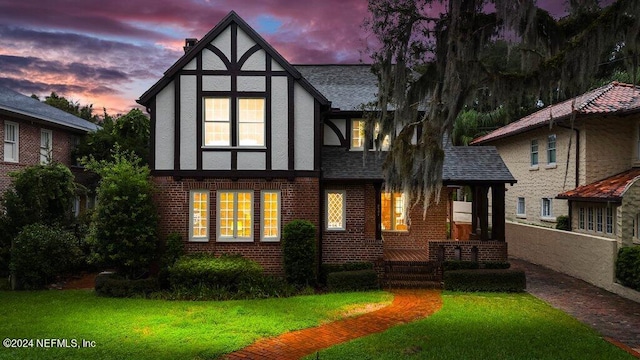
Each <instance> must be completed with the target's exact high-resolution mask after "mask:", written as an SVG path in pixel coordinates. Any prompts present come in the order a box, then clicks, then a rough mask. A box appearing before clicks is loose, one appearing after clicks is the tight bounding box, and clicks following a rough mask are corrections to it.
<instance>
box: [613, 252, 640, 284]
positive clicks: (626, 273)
mask: <svg viewBox="0 0 640 360" xmlns="http://www.w3.org/2000/svg"><path fill="white" fill-rule="evenodd" d="M616 278H618V281H619V282H620V283H621V284H622V285H624V286H627V287H630V288H632V289H634V290H640V246H629V247H623V248H621V249H620V250H618V258H617V259H616Z"/></svg>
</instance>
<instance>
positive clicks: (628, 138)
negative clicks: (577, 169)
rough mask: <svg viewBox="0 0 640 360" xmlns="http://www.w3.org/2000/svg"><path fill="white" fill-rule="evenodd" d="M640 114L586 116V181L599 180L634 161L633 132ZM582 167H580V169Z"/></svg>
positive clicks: (619, 171) (617, 171) (629, 165)
mask: <svg viewBox="0 0 640 360" xmlns="http://www.w3.org/2000/svg"><path fill="white" fill-rule="evenodd" d="M639 118H640V117H637V116H636V117H633V118H630V117H623V118H616V117H607V118H604V119H603V118H592V119H588V120H585V122H584V130H583V131H584V132H585V135H586V139H585V145H586V157H587V161H586V169H585V178H586V183H587V184H589V183H592V182H594V181H598V180H602V179H604V178H606V177H609V176H611V175H615V174H618V173H621V172H623V171H625V170H628V169H629V168H630V167H631V166H632V165H633V159H632V157H634V156H633V155H634V148H635V144H634V141H633V140H634V135H635V131H634V129H635V126H636V124H637V120H638V119H639ZM581 171H582V170H581Z"/></svg>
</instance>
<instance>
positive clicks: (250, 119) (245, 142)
mask: <svg viewBox="0 0 640 360" xmlns="http://www.w3.org/2000/svg"><path fill="white" fill-rule="evenodd" d="M238 106H239V112H238V145H239V146H264V99H239V100H238Z"/></svg>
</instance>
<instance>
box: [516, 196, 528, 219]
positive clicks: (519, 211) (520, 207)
mask: <svg viewBox="0 0 640 360" xmlns="http://www.w3.org/2000/svg"><path fill="white" fill-rule="evenodd" d="M525 205H526V204H525V200H524V198H523V197H519V198H518V203H517V205H516V215H519V216H525V214H526V207H525Z"/></svg>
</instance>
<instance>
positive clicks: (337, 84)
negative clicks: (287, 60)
mask: <svg viewBox="0 0 640 360" xmlns="http://www.w3.org/2000/svg"><path fill="white" fill-rule="evenodd" d="M294 67H295V68H296V69H297V70H298V71H299V72H300V74H302V76H303V77H304V78H305V79H307V81H309V83H310V84H311V85H313V87H314V88H316V89H317V90H318V91H319V92H321V93H322V94H323V95H324V96H325V97H326V98H327V99H329V101H331V107H332V108H334V109H340V110H342V111H352V110H362V108H361V105H362V104H366V103H368V102H372V101H375V100H376V93H377V92H378V84H377V79H376V76H375V75H374V74H373V73H372V72H371V65H366V64H358V65H294Z"/></svg>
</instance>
